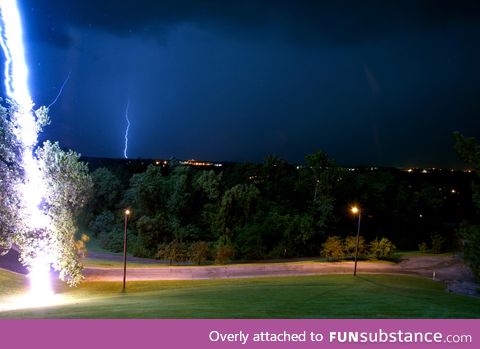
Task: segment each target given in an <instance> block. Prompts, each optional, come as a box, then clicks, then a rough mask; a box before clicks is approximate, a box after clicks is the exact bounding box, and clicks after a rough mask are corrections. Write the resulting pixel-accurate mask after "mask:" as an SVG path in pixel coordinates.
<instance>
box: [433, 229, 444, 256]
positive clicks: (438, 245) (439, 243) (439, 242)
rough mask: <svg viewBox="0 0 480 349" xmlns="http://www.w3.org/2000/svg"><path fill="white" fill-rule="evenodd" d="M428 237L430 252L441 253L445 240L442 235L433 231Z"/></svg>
mask: <svg viewBox="0 0 480 349" xmlns="http://www.w3.org/2000/svg"><path fill="white" fill-rule="evenodd" d="M430 238H431V239H432V253H435V254H438V253H441V252H442V249H443V244H444V242H445V239H444V238H443V236H441V235H440V234H438V233H437V232H435V233H433V234H432V236H431V237H430Z"/></svg>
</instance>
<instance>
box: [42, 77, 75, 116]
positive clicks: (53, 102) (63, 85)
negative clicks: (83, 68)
mask: <svg viewBox="0 0 480 349" xmlns="http://www.w3.org/2000/svg"><path fill="white" fill-rule="evenodd" d="M71 73H72V72H71V71H69V72H68V75H67V78H66V79H65V81H64V82H63V84H62V86H61V87H60V91H58V94H57V97H55V99H54V100H53V101H52V103H50V104H49V105H48V107H47V108H48V109H50V108H51V107H52V106H54V105H55V103H57V101H58V99H59V98H60V96H61V95H62V93H63V89H64V88H65V85H66V84H67V82H68V80H70V74H71Z"/></svg>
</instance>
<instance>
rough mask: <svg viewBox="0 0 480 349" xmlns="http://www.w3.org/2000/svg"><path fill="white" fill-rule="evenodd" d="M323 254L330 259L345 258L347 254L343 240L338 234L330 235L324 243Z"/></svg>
mask: <svg viewBox="0 0 480 349" xmlns="http://www.w3.org/2000/svg"><path fill="white" fill-rule="evenodd" d="M321 255H322V257H325V258H328V259H330V260H336V259H341V258H343V257H344V256H345V255H344V253H343V243H342V240H341V239H340V238H339V237H338V236H329V237H328V238H327V241H325V242H324V243H323V244H322V250H321Z"/></svg>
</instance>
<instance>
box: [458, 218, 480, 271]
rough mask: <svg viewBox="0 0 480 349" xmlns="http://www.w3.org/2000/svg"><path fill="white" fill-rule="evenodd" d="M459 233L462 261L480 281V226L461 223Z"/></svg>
mask: <svg viewBox="0 0 480 349" xmlns="http://www.w3.org/2000/svg"><path fill="white" fill-rule="evenodd" d="M459 232H460V234H461V235H462V237H463V238H464V251H463V259H464V260H465V263H467V264H468V265H469V266H470V268H472V271H473V273H474V274H475V277H476V278H477V280H480V248H479V246H480V225H470V224H468V223H466V222H462V223H461V224H460V228H459Z"/></svg>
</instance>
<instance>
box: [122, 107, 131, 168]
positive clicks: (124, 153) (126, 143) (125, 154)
mask: <svg viewBox="0 0 480 349" xmlns="http://www.w3.org/2000/svg"><path fill="white" fill-rule="evenodd" d="M129 107H130V99H129V100H128V102H127V107H126V109H125V120H126V121H127V128H126V129H125V148H123V156H124V157H125V159H128V156H127V151H128V130H129V129H130V120H129V119H128V108H129Z"/></svg>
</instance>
